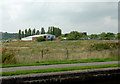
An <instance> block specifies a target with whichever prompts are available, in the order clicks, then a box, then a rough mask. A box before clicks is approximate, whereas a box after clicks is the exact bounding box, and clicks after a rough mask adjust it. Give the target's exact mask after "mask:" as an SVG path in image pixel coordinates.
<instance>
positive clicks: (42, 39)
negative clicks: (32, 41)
mask: <svg viewBox="0 0 120 84" xmlns="http://www.w3.org/2000/svg"><path fill="white" fill-rule="evenodd" d="M37 41H38V42H42V41H45V38H44V37H42V36H41V37H38V38H37Z"/></svg>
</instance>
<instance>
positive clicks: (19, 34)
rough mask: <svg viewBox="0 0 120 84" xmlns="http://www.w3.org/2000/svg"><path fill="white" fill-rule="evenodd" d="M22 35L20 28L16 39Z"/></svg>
mask: <svg viewBox="0 0 120 84" xmlns="http://www.w3.org/2000/svg"><path fill="white" fill-rule="evenodd" d="M21 38H22V37H21V30H19V32H18V39H21Z"/></svg>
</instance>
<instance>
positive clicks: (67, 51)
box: [66, 48, 69, 59]
mask: <svg viewBox="0 0 120 84" xmlns="http://www.w3.org/2000/svg"><path fill="white" fill-rule="evenodd" d="M66 49H67V48H66ZM66 54H67V59H68V58H69V56H68V49H67V52H66Z"/></svg>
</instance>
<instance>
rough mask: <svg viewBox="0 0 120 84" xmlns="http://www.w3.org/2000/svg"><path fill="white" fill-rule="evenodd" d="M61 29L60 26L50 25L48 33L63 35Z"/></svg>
mask: <svg viewBox="0 0 120 84" xmlns="http://www.w3.org/2000/svg"><path fill="white" fill-rule="evenodd" d="M61 32H62V31H61V29H60V28H57V27H54V26H51V27H48V32H47V33H48V34H52V35H55V36H56V37H58V36H60V35H61Z"/></svg>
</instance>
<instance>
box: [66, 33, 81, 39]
mask: <svg viewBox="0 0 120 84" xmlns="http://www.w3.org/2000/svg"><path fill="white" fill-rule="evenodd" d="M82 35H83V34H81V33H79V32H78V31H72V32H70V34H69V35H68V36H67V39H68V40H78V39H80V38H81V37H82Z"/></svg>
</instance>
